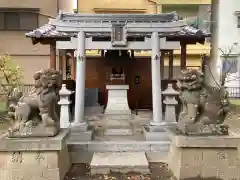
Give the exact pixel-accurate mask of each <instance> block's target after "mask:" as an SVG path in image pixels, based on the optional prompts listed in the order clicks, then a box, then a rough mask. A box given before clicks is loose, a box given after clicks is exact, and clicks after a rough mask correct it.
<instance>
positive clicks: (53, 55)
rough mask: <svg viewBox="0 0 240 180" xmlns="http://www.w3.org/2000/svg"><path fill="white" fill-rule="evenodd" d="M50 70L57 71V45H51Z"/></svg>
mask: <svg viewBox="0 0 240 180" xmlns="http://www.w3.org/2000/svg"><path fill="white" fill-rule="evenodd" d="M50 69H56V43H52V44H50Z"/></svg>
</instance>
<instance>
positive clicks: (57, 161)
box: [0, 132, 71, 180]
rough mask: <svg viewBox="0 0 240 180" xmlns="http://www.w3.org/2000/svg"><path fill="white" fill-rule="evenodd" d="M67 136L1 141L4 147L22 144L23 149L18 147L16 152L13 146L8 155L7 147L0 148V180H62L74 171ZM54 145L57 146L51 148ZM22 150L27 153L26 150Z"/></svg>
mask: <svg viewBox="0 0 240 180" xmlns="http://www.w3.org/2000/svg"><path fill="white" fill-rule="evenodd" d="M63 134H64V136H63ZM65 135H66V134H65V133H64V132H61V134H60V135H58V136H56V137H54V138H32V139H31V138H26V139H22V138H21V139H15V140H12V139H3V140H1V141H2V142H3V144H5V145H8V144H9V145H10V144H15V143H16V141H18V140H19V141H21V142H22V146H20V147H19V148H17V146H15V150H14V149H13V147H14V145H11V148H9V149H10V150H8V151H6V149H7V146H6V147H5V148H3V146H2V147H1V148H0V179H1V180H13V179H14V180H23V179H28V180H63V179H64V177H65V175H66V173H67V172H68V170H69V169H70V167H71V163H70V160H69V153H68V149H67V146H66V144H65ZM41 139H42V140H43V141H41ZM28 140H29V141H30V142H31V143H32V144H30V143H28V142H27V141H28ZM48 140H49V141H48ZM1 141H0V144H2V142H1ZM24 141H25V142H24ZM52 143H55V145H53V146H52ZM23 147H25V148H26V149H25V150H23V149H22V148H23Z"/></svg>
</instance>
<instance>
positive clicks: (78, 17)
mask: <svg viewBox="0 0 240 180" xmlns="http://www.w3.org/2000/svg"><path fill="white" fill-rule="evenodd" d="M56 20H57V21H61V22H64V21H67V22H75V23H81V22H85V23H86V22H91V23H95V22H96V23H97V22H98V23H99V22H101V23H104V22H116V21H118V22H126V23H127V22H134V23H138V22H144V23H151V22H174V21H178V16H177V14H176V13H175V12H172V13H163V14H74V13H60V14H59V16H58V17H57V18H56ZM25 35H26V36H27V37H30V38H59V39H61V38H68V37H77V34H76V33H64V32H59V31H57V30H56V28H55V26H54V25H52V24H51V21H50V22H49V24H46V25H44V26H41V27H40V28H38V29H35V30H33V31H31V32H28V33H26V34H25ZM127 35H128V37H129V36H130V37H143V36H145V37H151V34H150V33H128V34H127ZM86 36H87V37H110V36H111V35H110V33H101V32H99V33H87V34H86ZM159 36H160V37H195V38H205V37H208V36H210V34H209V33H206V32H204V31H202V30H199V29H196V28H194V27H191V26H184V27H183V28H182V30H181V31H179V32H176V33H159Z"/></svg>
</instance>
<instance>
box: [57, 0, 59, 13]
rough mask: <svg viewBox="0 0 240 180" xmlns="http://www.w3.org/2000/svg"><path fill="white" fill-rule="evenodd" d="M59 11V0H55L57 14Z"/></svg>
mask: <svg viewBox="0 0 240 180" xmlns="http://www.w3.org/2000/svg"><path fill="white" fill-rule="evenodd" d="M58 13H59V0H57V14H58Z"/></svg>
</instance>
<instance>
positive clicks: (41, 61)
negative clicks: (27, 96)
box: [11, 55, 49, 84]
mask: <svg viewBox="0 0 240 180" xmlns="http://www.w3.org/2000/svg"><path fill="white" fill-rule="evenodd" d="M11 57H12V60H13V62H14V63H15V64H16V65H19V66H20V68H21V69H22V70H23V71H22V74H23V76H24V79H23V82H24V83H26V84H32V83H33V78H32V75H33V74H34V73H35V72H36V71H39V70H41V69H46V68H47V67H48V64H49V56H44V55H43V56H39V55H36V56H11Z"/></svg>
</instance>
